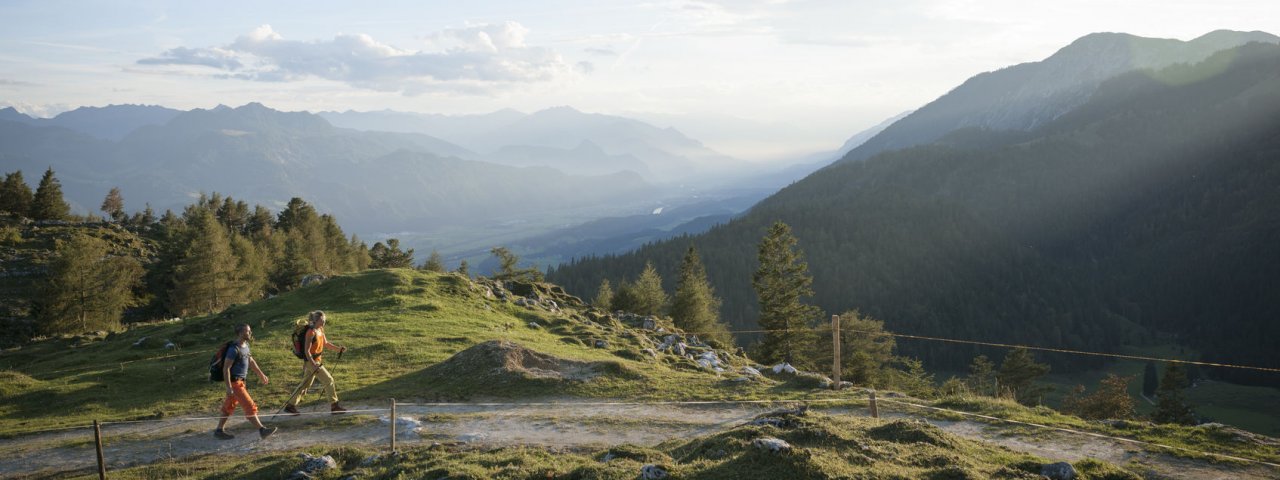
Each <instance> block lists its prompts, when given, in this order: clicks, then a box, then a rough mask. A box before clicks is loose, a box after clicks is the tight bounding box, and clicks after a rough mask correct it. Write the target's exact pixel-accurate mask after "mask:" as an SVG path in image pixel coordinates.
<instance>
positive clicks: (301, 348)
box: [293, 323, 311, 360]
mask: <svg viewBox="0 0 1280 480" xmlns="http://www.w3.org/2000/svg"><path fill="white" fill-rule="evenodd" d="M310 331H311V324H310V323H302V324H299V325H297V326H295V327H293V356H295V357H298V358H299V359H303V360H305V359H306V358H307V354H306V352H305V350H306V349H307V333H308V332H310Z"/></svg>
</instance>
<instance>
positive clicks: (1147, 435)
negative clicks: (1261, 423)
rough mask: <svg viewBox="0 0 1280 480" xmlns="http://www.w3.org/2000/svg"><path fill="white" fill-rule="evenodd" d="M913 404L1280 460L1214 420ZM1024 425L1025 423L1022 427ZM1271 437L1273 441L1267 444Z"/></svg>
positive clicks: (956, 401)
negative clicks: (1174, 421) (1155, 420)
mask: <svg viewBox="0 0 1280 480" xmlns="http://www.w3.org/2000/svg"><path fill="white" fill-rule="evenodd" d="M912 403H917V404H924V405H930V406H934V407H938V408H946V409H951V410H958V411H964V412H971V413H977V414H981V415H987V416H992V417H999V418H1004V419H1009V420H1014V421H1018V422H1026V423H1035V424H1039V425H1045V426H1050V427H1061V428H1068V429H1072V430H1078V431H1084V432H1092V433H1100V434H1103V435H1109V436H1114V437H1121V438H1130V439H1135V440H1141V441H1144V442H1149V443H1155V444H1161V445H1168V446H1171V447H1178V448H1182V449H1188V450H1191V451H1193V452H1204V453H1217V454H1223V455H1231V456H1235V457H1241V458H1248V459H1253V460H1258V461H1263V462H1270V463H1280V444H1277V443H1275V440H1271V439H1261V441H1259V440H1260V439H1257V438H1254V437H1252V436H1249V435H1241V434H1239V431H1236V430H1232V429H1230V428H1222V427H1218V426H1214V425H1199V426H1183V425H1168V424H1165V425H1157V424H1152V423H1149V422H1143V421H1128V422H1123V423H1117V424H1107V423H1102V422H1090V421H1087V420H1082V419H1080V418H1079V417H1074V416H1070V415H1063V414H1061V413H1058V412H1057V411H1056V410H1053V409H1051V408H1048V407H1043V406H1041V407H1026V406H1023V405H1020V404H1018V403H1017V402H1014V401H1012V400H1004V399H995V398H991V397H980V396H951V397H945V398H941V399H938V400H936V401H933V402H920V401H912ZM892 408H893V409H895V410H897V409H903V408H907V409H909V410H910V411H913V413H922V414H924V415H929V416H933V417H937V418H943V419H948V420H955V419H956V418H954V417H955V414H948V413H942V414H939V413H936V412H931V411H923V412H922V411H919V410H918V409H914V408H911V407H901V406H892ZM969 419H971V420H976V421H985V422H989V423H992V424H993V425H1002V424H1004V422H997V421H993V420H983V419H981V418H976V417H969ZM1017 428H1021V427H1017ZM1267 442H1270V443H1267ZM1143 448H1145V449H1146V450H1148V451H1152V452H1157V453H1168V454H1171V455H1175V456H1180V457H1186V458H1195V459H1203V460H1209V461H1213V462H1222V463H1239V462H1236V461H1232V460H1227V459H1224V458H1222V457H1218V456H1214V455H1205V454H1197V453H1193V452H1188V451H1184V450H1170V449H1165V448H1160V447H1156V446H1144V447H1143Z"/></svg>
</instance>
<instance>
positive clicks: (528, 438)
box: [0, 402, 1280, 480]
mask: <svg viewBox="0 0 1280 480" xmlns="http://www.w3.org/2000/svg"><path fill="white" fill-rule="evenodd" d="M815 408H817V407H815ZM771 409H772V408H771V407H769V406H765V405H761V406H755V405H742V406H731V407H729V408H725V407H724V406H722V405H721V406H714V407H712V406H705V407H704V406H661V407H654V406H652V405H572V404H571V403H568V402H567V403H566V404H565V405H557V406H547V405H526V406H515V407H492V406H443V407H400V408H398V411H397V417H398V418H399V419H400V421H399V422H398V423H397V430H398V432H399V433H398V435H397V442H398V443H399V444H400V445H404V446H411V445H415V444H430V443H432V442H441V443H450V442H466V443H470V444H478V445H495V446H498V445H546V446H569V447H591V446H604V445H617V444H621V443H632V444H640V445H652V444H656V443H659V442H662V441H665V440H670V439H675V438H689V437H694V436H699V435H705V434H709V433H713V432H717V431H720V430H723V429H725V428H728V427H731V426H733V425H737V424H740V423H742V422H745V421H747V420H749V419H751V418H752V417H754V416H755V415H758V414H760V413H763V412H766V411H769V410H771ZM830 412H832V413H848V414H853V415H866V412H865V411H862V410H858V409H854V410H847V409H846V410H830ZM902 416H905V415H904V414H900V413H892V414H886V418H895V417H902ZM334 418H335V417H330V416H328V415H321V416H303V417H277V418H276V419H275V420H273V421H270V422H268V423H271V424H273V425H278V426H279V427H280V432H279V433H277V434H276V435H274V436H272V437H271V438H269V439H267V440H259V439H258V435H257V432H255V431H253V429H252V428H251V427H250V426H249V425H248V424H247V423H246V422H245V421H244V420H243V419H242V418H238V417H236V418H233V419H232V420H231V422H230V423H229V424H228V425H229V429H230V431H231V432H232V433H234V434H236V435H237V437H236V438H235V439H234V440H227V441H221V440H216V439H214V438H213V436H212V428H213V425H214V424H215V423H216V422H215V421H213V420H201V421H191V422H178V423H141V424H116V425H106V426H105V427H104V428H103V438H104V442H105V446H104V455H105V457H106V458H107V465H108V470H112V469H119V468H123V467H127V466H131V465H139V464H147V463H151V462H155V461H158V460H162V459H167V458H181V457H186V456H190V455H203V454H225V455H234V454H244V453H254V452H267V451H279V450H290V449H295V448H301V447H307V446H310V445H314V444H342V443H345V444H355V445H365V446H369V447H377V446H381V445H388V442H389V439H388V437H389V424H388V422H389V419H388V417H387V413H386V412H381V413H376V412H375V413H368V414H356V415H345V416H343V417H338V418H339V420H338V421H337V422H335V421H334ZM419 419H425V420H419ZM927 420H928V421H929V422H931V423H933V424H935V425H938V426H939V427H941V428H942V429H943V430H946V431H947V432H950V433H952V434H955V435H959V436H962V437H967V438H972V439H978V440H983V441H986V442H989V443H994V444H998V445H1002V446H1005V447H1008V448H1010V449H1012V450H1017V451H1023V452H1028V453H1031V454H1034V455H1038V456H1041V457H1044V458H1046V459H1049V460H1052V461H1070V462H1074V461H1076V460H1080V459H1083V458H1086V457H1092V458H1097V459H1100V460H1105V461H1108V462H1111V463H1114V464H1117V465H1121V466H1124V467H1126V468H1129V469H1131V470H1134V471H1137V472H1138V473H1141V474H1143V476H1145V477H1148V478H1170V479H1246V480H1250V479H1272V478H1277V477H1280V470H1275V469H1271V468H1270V467H1266V466H1261V465H1258V466H1249V467H1240V466H1233V465H1225V464H1214V463H1210V462H1205V461H1198V460H1189V459H1184V458H1179V457H1174V456H1171V455H1166V454H1161V453H1152V452H1149V451H1145V450H1142V449H1140V448H1137V447H1135V446H1133V445H1131V444H1128V443H1123V442H1117V441H1112V440H1104V439H1097V438H1092V437H1082V436H1078V435H1073V434H1069V433H1065V432H1053V431H1034V432H1032V433H1027V431H1025V430H1021V429H1019V430H1011V429H1007V428H1004V427H1002V426H995V425H989V424H986V423H980V422H972V421H946V420H935V419H927ZM0 451H4V452H6V454H5V455H4V456H3V458H0V478H21V477H39V478H50V477H53V478H56V477H59V476H67V475H69V474H72V473H80V474H83V473H87V472H91V471H93V470H94V469H96V455H95V452H94V447H93V432H92V430H91V429H87V428H86V429H81V430H73V431H67V432H54V433H47V434H36V435H29V436H23V437H17V438H10V439H0Z"/></svg>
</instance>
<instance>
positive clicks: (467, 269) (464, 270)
mask: <svg viewBox="0 0 1280 480" xmlns="http://www.w3.org/2000/svg"><path fill="white" fill-rule="evenodd" d="M457 272H458V273H460V274H462V276H464V277H467V278H471V266H470V265H468V264H467V261H466V260H463V261H461V262H458V270H457Z"/></svg>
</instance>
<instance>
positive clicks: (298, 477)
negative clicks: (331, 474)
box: [288, 453, 338, 480]
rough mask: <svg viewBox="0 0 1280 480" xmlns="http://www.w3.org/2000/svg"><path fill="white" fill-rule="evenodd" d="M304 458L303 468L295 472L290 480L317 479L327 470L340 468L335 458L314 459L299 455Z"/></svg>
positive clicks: (309, 456)
mask: <svg viewBox="0 0 1280 480" xmlns="http://www.w3.org/2000/svg"><path fill="white" fill-rule="evenodd" d="M299 456H301V457H302V466H301V467H299V468H298V469H297V470H295V471H294V472H293V474H292V475H290V476H289V477H288V478H289V479H291V480H303V479H309V478H315V476H316V475H317V474H321V473H323V472H324V471H326V470H331V469H335V468H338V462H336V461H334V460H333V457H331V456H328V455H325V456H323V457H313V456H311V455H307V454H305V453H303V454H299Z"/></svg>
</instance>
